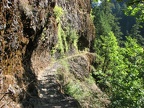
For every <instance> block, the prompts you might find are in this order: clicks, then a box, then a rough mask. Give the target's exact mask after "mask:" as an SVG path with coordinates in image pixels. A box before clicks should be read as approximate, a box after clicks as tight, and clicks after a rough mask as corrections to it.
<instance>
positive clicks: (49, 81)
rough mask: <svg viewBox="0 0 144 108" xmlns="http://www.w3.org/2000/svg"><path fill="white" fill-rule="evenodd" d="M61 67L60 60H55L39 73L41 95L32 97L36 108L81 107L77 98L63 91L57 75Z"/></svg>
mask: <svg viewBox="0 0 144 108" xmlns="http://www.w3.org/2000/svg"><path fill="white" fill-rule="evenodd" d="M59 67H60V65H59V64H58V62H55V63H53V64H51V66H48V67H47V68H46V69H45V70H44V71H42V72H41V73H39V74H38V77H37V78H38V85H37V88H38V93H39V97H38V98H36V99H33V98H32V99H30V100H31V102H32V103H33V106H34V108H79V103H78V102H77V101H76V100H75V99H73V98H72V97H70V96H68V95H65V94H63V93H62V92H61V85H60V84H59V83H58V81H57V77H56V74H57V69H58V68H59Z"/></svg>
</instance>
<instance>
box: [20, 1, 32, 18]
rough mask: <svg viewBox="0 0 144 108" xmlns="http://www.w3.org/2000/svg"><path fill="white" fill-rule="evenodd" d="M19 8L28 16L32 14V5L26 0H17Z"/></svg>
mask: <svg viewBox="0 0 144 108" xmlns="http://www.w3.org/2000/svg"><path fill="white" fill-rule="evenodd" d="M19 2H20V3H19V6H20V8H21V9H22V10H23V11H24V12H25V14H26V15H27V16H28V17H30V16H32V6H31V5H30V4H29V1H28V0H19Z"/></svg>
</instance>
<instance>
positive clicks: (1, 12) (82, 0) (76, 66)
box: [0, 0, 109, 108]
mask: <svg viewBox="0 0 144 108" xmlns="http://www.w3.org/2000/svg"><path fill="white" fill-rule="evenodd" d="M90 12H91V4H90V0H0V83H1V85H0V108H1V107H8V108H13V107H15V108H22V107H23V108H33V107H34V108H79V107H85V108H96V107H99V106H101V108H102V107H105V106H106V105H107V104H108V103H109V101H108V100H107V98H106V96H104V94H103V93H102V91H101V90H100V89H99V88H98V87H97V86H96V84H95V82H92V81H91V78H90V74H91V72H92V68H91V66H92V65H93V63H94V61H95V59H96V56H95V54H93V53H90V52H89V51H90V50H91V46H92V43H93V39H94V37H95V28H94V25H93V22H92V19H91V15H90ZM71 87H73V88H71ZM73 89H74V90H73ZM78 90H80V91H78ZM76 91H78V92H76ZM80 93H82V94H80ZM83 93H84V94H83ZM86 97H88V98H86ZM62 100H65V101H62ZM95 102H97V103H98V104H95Z"/></svg>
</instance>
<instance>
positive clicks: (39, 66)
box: [31, 51, 52, 75]
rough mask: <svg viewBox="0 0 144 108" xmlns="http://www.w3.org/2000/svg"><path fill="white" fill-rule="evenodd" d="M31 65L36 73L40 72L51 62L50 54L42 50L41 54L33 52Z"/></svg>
mask: <svg viewBox="0 0 144 108" xmlns="http://www.w3.org/2000/svg"><path fill="white" fill-rule="evenodd" d="M31 61H32V67H33V69H34V72H35V74H36V75H38V74H39V73H40V72H42V71H43V70H44V69H45V68H46V67H47V66H48V65H50V63H51V61H52V60H51V55H50V54H49V53H48V52H46V51H44V52H42V53H41V54H37V53H33V55H32V59H31Z"/></svg>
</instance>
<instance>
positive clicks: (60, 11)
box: [54, 6, 64, 21]
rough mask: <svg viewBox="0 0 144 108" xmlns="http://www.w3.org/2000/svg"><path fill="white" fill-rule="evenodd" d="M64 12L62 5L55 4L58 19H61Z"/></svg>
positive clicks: (55, 13)
mask: <svg viewBox="0 0 144 108" xmlns="http://www.w3.org/2000/svg"><path fill="white" fill-rule="evenodd" d="M63 14H64V11H63V9H62V7H59V6H55V8H54V15H55V16H56V18H57V20H58V21H60V17H61V16H62V15H63Z"/></svg>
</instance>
